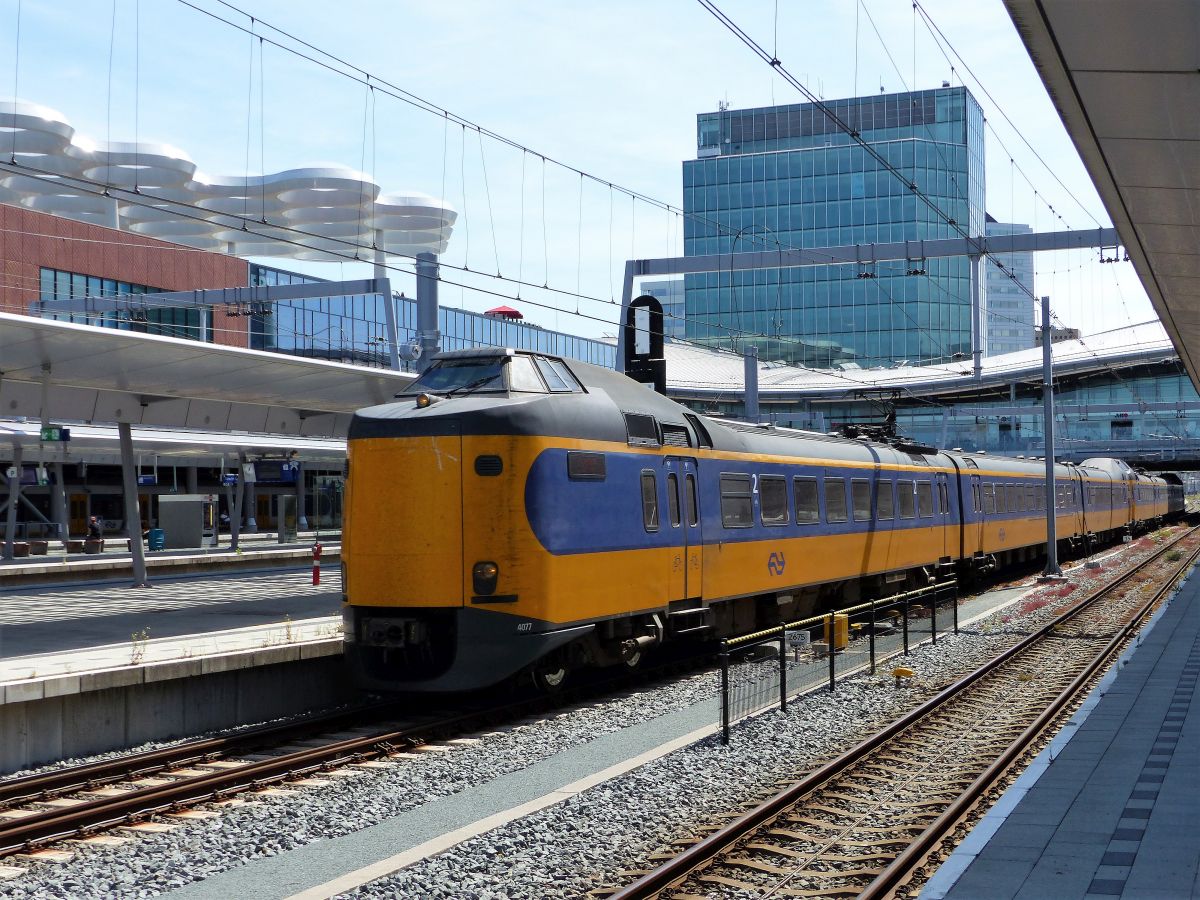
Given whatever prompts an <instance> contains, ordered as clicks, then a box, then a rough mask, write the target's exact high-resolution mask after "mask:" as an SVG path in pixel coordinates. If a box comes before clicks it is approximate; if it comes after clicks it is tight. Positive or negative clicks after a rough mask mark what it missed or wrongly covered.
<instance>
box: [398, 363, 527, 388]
mask: <svg viewBox="0 0 1200 900" xmlns="http://www.w3.org/2000/svg"><path fill="white" fill-rule="evenodd" d="M504 364H505V358H504V357H503V356H479V357H452V358H450V359H439V360H437V361H436V362H435V363H434V364H433V365H432V366H430V367H429V368H428V369H426V370H425V371H424V372H422V373H421V376H420V377H419V378H417V379H416V380H415V381H413V382H411V383H410V384H409V385H408V387H406V388H405V389H404V390H403V391H401V392H400V393H399V394H397V396H398V397H412V396H415V395H416V394H420V393H421V392H423V391H424V392H427V393H430V394H444V395H449V394H464V393H476V392H483V391H502V390H504ZM540 390H545V389H544V388H540Z"/></svg>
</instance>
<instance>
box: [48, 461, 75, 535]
mask: <svg viewBox="0 0 1200 900" xmlns="http://www.w3.org/2000/svg"><path fill="white" fill-rule="evenodd" d="M50 502H51V503H52V504H53V505H54V521H55V522H57V523H58V539H59V540H60V541H62V545H63V549H64V550H65V549H66V548H67V541H68V540H69V539H70V537H71V521H70V519H69V518H68V516H67V486H66V484H65V483H64V482H63V466H62V463H60V462H56V463H55V464H54V486H53V487H52V488H51V489H50Z"/></svg>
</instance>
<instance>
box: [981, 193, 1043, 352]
mask: <svg viewBox="0 0 1200 900" xmlns="http://www.w3.org/2000/svg"><path fill="white" fill-rule="evenodd" d="M985 227H986V228H987V231H986V234H987V235H988V236H991V235H1004V234H1032V233H1033V229H1032V228H1030V227H1029V226H1028V225H1017V224H1014V223H1011V222H997V221H996V220H995V219H993V218H992V217H991V216H988V218H987V223H986V225H985ZM997 262H999V263H1000V264H1001V265H1003V266H1004V268H1003V269H1001V268H1000V266H997V265H996V263H997ZM984 271H985V272H986V273H987V275H986V276H984V280H983V284H984V289H985V290H986V291H987V304H986V307H987V315H986V316H985V317H984V330H983V348H984V350H983V355H984V356H998V355H999V354H1001V353H1015V352H1016V351H1018V350H1028V349H1029V348H1030V347H1032V346H1033V345H1034V343H1033V335H1034V328H1033V318H1034V312H1035V310H1034V302H1033V297H1034V293H1033V254H1032V253H1029V252H1022V253H994V254H992V258H991V259H989V260H987V261H986V263H985V264H984Z"/></svg>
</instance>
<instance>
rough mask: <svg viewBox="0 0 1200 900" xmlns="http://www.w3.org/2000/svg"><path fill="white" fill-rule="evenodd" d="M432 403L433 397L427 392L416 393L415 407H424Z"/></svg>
mask: <svg viewBox="0 0 1200 900" xmlns="http://www.w3.org/2000/svg"><path fill="white" fill-rule="evenodd" d="M431 403H433V398H432V397H430V396H429V395H428V394H417V409H424V408H425V407H427V406H429V404H431Z"/></svg>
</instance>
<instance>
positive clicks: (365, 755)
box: [0, 711, 480, 856]
mask: <svg viewBox="0 0 1200 900" xmlns="http://www.w3.org/2000/svg"><path fill="white" fill-rule="evenodd" d="M479 715H480V713H479V712H478V711H472V712H468V713H460V714H457V715H454V716H451V717H448V718H445V719H439V720H437V721H434V722H424V723H419V724H416V725H412V726H406V727H404V728H401V729H398V730H393V731H384V732H380V733H378V734H372V735H366V736H363V737H356V738H348V739H345V740H341V741H334V742H331V743H329V744H327V745H325V746H322V747H312V748H306V749H304V750H299V751H296V752H294V753H288V754H285V755H282V756H277V757H273V758H271V759H265V760H259V761H256V762H248V763H246V764H245V765H243V766H239V767H237V768H235V769H226V770H222V771H217V772H212V773H210V774H207V775H202V776H197V777H193V778H187V779H185V780H181V781H176V782H172V783H171V784H164V785H158V786H155V787H148V788H145V789H143V790H138V791H130V792H128V795H127V796H117V797H104V798H100V799H97V800H91V801H86V802H84V803H81V804H79V805H78V806H73V807H70V808H68V809H52V810H44V811H39V812H37V813H35V814H33V815H30V816H25V817H23V818H20V819H17V820H14V821H12V822H4V823H0V856H5V855H9V854H12V853H18V852H22V851H23V850H27V849H31V848H33V847H38V846H42V845H44V844H47V843H50V842H52V841H56V840H61V839H63V838H66V837H70V836H72V835H76V834H89V833H91V832H93V831H99V830H103V829H105V828H111V827H114V826H116V825H120V824H123V823H133V822H136V821H140V820H141V819H144V818H146V817H148V816H151V815H154V814H156V813H161V812H167V811H172V810H178V809H182V808H184V807H187V806H190V805H193V804H196V803H202V802H205V801H210V800H221V799H225V798H227V797H229V796H231V795H233V794H236V793H240V792H243V791H247V790H255V789H257V788H262V787H266V786H268V785H271V784H277V783H279V782H281V781H285V780H287V779H289V778H294V777H301V776H305V775H310V774H312V773H314V772H318V771H322V770H325V769H328V768H331V767H334V766H339V765H347V764H350V763H354V762H359V761H362V760H365V759H369V758H370V757H373V756H380V755H383V754H386V753H388V752H392V751H394V750H395V749H396V748H397V746H407V745H409V744H411V743H412V742H413V741H415V740H417V739H419V735H420V734H423V733H427V732H428V731H430V730H439V729H444V728H445V729H449V728H455V727H457V726H459V725H462V724H463V723H466V722H471V721H477V720H478V718H479Z"/></svg>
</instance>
